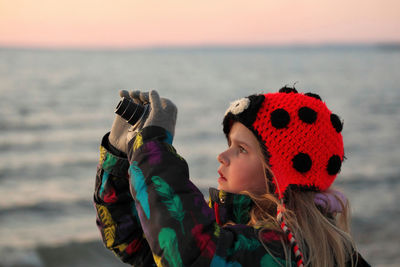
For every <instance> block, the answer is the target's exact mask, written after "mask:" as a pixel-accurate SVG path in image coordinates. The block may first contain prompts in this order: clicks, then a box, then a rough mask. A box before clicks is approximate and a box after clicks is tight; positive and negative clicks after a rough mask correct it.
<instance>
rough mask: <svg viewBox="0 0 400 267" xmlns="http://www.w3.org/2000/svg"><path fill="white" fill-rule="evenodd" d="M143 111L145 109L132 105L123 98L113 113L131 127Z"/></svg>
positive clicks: (131, 102)
mask: <svg viewBox="0 0 400 267" xmlns="http://www.w3.org/2000/svg"><path fill="white" fill-rule="evenodd" d="M144 111H145V107H143V106H142V105H139V104H136V103H134V102H133V101H131V100H129V99H128V98H126V97H123V98H122V99H121V101H119V103H118V105H117V107H116V108H115V113H116V114H118V115H119V116H121V117H122V118H123V119H125V120H126V121H127V122H128V123H129V124H131V125H135V124H136V122H137V121H138V120H139V119H140V118H141V117H142V115H143V113H144Z"/></svg>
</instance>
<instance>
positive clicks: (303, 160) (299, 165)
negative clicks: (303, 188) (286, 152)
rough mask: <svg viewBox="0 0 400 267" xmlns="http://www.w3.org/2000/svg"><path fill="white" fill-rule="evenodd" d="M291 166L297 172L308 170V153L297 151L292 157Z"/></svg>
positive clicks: (309, 159)
mask: <svg viewBox="0 0 400 267" xmlns="http://www.w3.org/2000/svg"><path fill="white" fill-rule="evenodd" d="M292 162H293V168H295V169H296V170H297V171H298V172H301V173H303V172H308V171H309V170H310V169H311V165H312V161H311V158H310V156H309V155H308V154H306V153H299V154H297V155H296V156H294V157H293V159H292Z"/></svg>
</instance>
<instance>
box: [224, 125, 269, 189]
mask: <svg viewBox="0 0 400 267" xmlns="http://www.w3.org/2000/svg"><path fill="white" fill-rule="evenodd" d="M228 145H229V147H228V149H227V150H225V151H224V152H222V153H221V154H219V155H218V161H219V162H220V164H221V165H220V167H219V168H218V173H219V175H220V177H219V178H218V184H219V186H218V189H220V190H224V191H227V192H231V193H239V192H240V191H244V190H246V191H249V192H251V193H256V194H257V193H265V190H266V184H265V177H264V166H263V163H262V161H261V158H262V157H261V155H262V153H261V148H260V145H259V143H258V141H257V139H256V137H255V136H254V134H253V133H252V132H251V131H250V130H249V129H247V128H246V127H245V126H244V125H243V124H241V123H239V122H235V123H234V124H233V125H232V128H231V131H230V132H229V137H228Z"/></svg>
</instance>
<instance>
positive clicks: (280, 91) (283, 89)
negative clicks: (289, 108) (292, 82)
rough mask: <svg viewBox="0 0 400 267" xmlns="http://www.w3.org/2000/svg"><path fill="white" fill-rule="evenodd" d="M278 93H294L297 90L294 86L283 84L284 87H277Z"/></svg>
mask: <svg viewBox="0 0 400 267" xmlns="http://www.w3.org/2000/svg"><path fill="white" fill-rule="evenodd" d="M279 93H286V94H288V93H295V94H296V93H297V90H296V89H295V88H292V87H287V86H285V87H282V88H281V89H279Z"/></svg>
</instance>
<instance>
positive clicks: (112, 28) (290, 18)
mask: <svg viewBox="0 0 400 267" xmlns="http://www.w3.org/2000/svg"><path fill="white" fill-rule="evenodd" d="M399 10H400V1H398V0H335V1H331V0H274V1H271V0H263V1H262V0H247V1H237V0H202V1H191V0H186V1H184V0H108V1H105V0H0V46H11V47H13V46H22V47H111V48H112V47H115V48H131V47H152V46H202V45H239V46H240V45H280V44H289V45H290V44H325V43H382V42H384V43H386V42H400V15H399Z"/></svg>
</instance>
